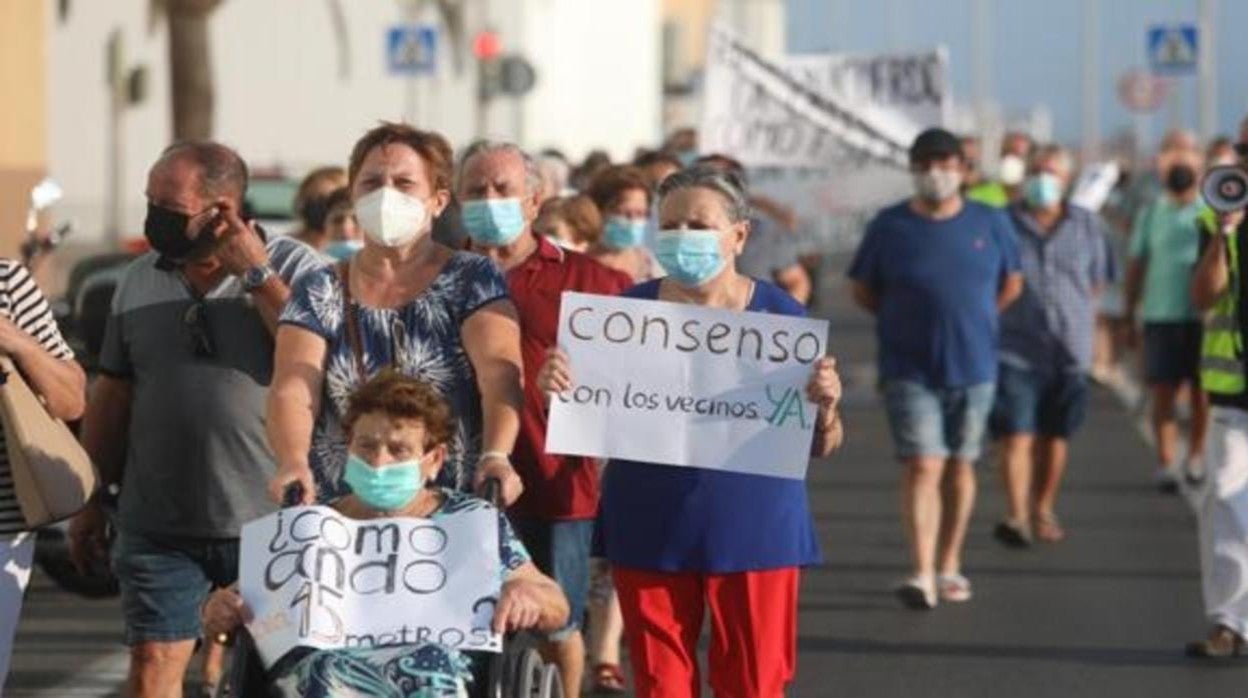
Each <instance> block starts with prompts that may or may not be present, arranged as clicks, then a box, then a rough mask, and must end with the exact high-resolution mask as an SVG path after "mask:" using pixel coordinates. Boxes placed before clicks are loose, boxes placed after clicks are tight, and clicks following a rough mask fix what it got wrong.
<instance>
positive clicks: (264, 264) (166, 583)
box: [70, 142, 320, 697]
mask: <svg viewBox="0 0 1248 698" xmlns="http://www.w3.org/2000/svg"><path fill="white" fill-rule="evenodd" d="M246 189H247V168H246V165H245V164H244V163H243V161H242V159H241V158H239V156H238V154H237V153H235V152H234V151H232V150H230V149H229V148H227V147H225V146H223V145H219V144H216V143H208V142H197V143H179V144H175V145H173V146H171V147H170V148H169V149H167V150H166V151H165V152H164V153H163V154H162V155H161V157H160V159H159V160H158V161H157V162H156V164H155V165H153V167H152V169H151V171H150V173H149V175H148V183H147V199H148V212H147V220H146V223H145V225H144V233H145V235H146V236H147V238H148V240H149V241H150V242H151V244H152V248H153V251H152V252H150V253H148V254H146V255H144V256H143V257H140V258H139V259H137V260H136V261H134V262H133V263H132V264H131V265H130V266H129V268H128V269H127V270H126V272H125V274H124V276H123V277H122V279H121V282H120V283H119V285H118V287H117V293H116V295H115V296H114V298H113V308H112V313H111V315H110V317H109V320H108V326H107V329H106V331H105V338H104V346H103V349H102V351H101V356H100V369H101V374H102V375H101V376H100V378H99V379H98V380H97V381H96V383H95V385H94V387H93V389H92V392H91V397H90V400H89V403H88V406H87V412H86V416H85V418H84V421H83V442H84V444H85V446H86V448H87V450H88V452H89V453H90V454H91V456H92V458H93V459H94V461H95V463H96V466H97V467H98V468H99V470H100V473H101V477H102V480H103V482H104V483H105V487H104V488H102V490H101V492H100V493H99V494H98V495H97V497H96V500H95V502H94V504H93V506H91V507H89V508H88V509H87V510H86V511H85V512H84V513H83V514H81V515H79V517H77V518H76V519H75V521H74V522H73V525H72V526H71V531H70V538H71V545H72V546H73V547H72V550H73V551H74V553H75V558H76V559H77V560H79V561H80V563H83V564H85V563H88V562H89V561H90V560H91V559H92V557H93V556H94V555H98V554H99V553H100V552H101V550H102V548H103V528H104V527H103V521H104V518H105V517H104V514H103V513H102V512H103V510H104V509H105V508H107V507H108V506H109V505H110V504H113V505H115V506H116V508H117V509H116V514H115V519H114V523H115V525H116V528H117V531H118V538H117V541H116V544H115V545H114V548H113V566H114V569H115V570H116V573H117V576H118V579H119V580H120V582H121V588H122V606H123V612H124V614H125V621H126V643H127V644H129V645H130V647H131V659H130V677H129V691H128V695H132V696H161V697H164V696H171V695H181V686H182V679H183V674H184V673H185V671H186V667H187V664H188V662H189V660H190V658H191V654H192V653H193V651H194V647H195V639H196V638H197V637H198V636H199V635H200V632H201V629H200V621H199V608H200V605H201V604H202V603H203V600H204V598H205V597H206V595H207V593H208V591H209V589H210V588H211V587H213V586H223V585H227V584H230V583H232V582H233V581H234V579H235V577H236V576H237V573H238V536H239V530H240V528H241V526H242V524H243V523H244V522H246V521H248V520H250V519H254V518H256V517H259V516H262V515H264V514H266V513H268V512H269V511H271V509H272V507H271V505H270V504H269V503H268V498H267V496H266V489H265V487H266V484H267V482H268V480H269V478H270V476H271V475H272V474H273V472H274V464H273V456H272V453H271V452H270V450H269V446H268V442H267V439H266V437H265V430H264V410H265V398H266V394H267V392H268V386H269V381H270V378H271V376H272V366H273V338H272V330H273V328H274V326H275V325H276V320H277V317H278V315H279V314H280V313H281V311H282V308H283V307H284V306H285V304H286V301H287V299H288V298H289V296H290V288H289V287H290V284H291V283H292V282H293V281H294V279H295V278H296V277H297V276H298V275H299V274H300V273H302V272H304V271H307V270H310V269H314V268H317V267H318V266H320V261H319V258H318V256H317V254H316V253H315V252H314V251H312V249H311V248H309V247H307V246H305V245H303V244H301V243H299V242H296V241H294V240H291V239H289V238H279V237H274V238H269V239H267V240H266V239H265V236H264V233H263V231H261V230H260V229H258V228H257V227H255V226H254V224H249V223H245V222H243V221H242V220H241V219H240V217H239V211H240V210H241V206H242V200H243V194H244V192H245V191H246Z"/></svg>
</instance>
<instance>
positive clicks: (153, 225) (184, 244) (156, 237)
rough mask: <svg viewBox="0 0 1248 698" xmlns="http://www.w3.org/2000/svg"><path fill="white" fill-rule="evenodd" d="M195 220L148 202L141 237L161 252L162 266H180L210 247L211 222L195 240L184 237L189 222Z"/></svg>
mask: <svg viewBox="0 0 1248 698" xmlns="http://www.w3.org/2000/svg"><path fill="white" fill-rule="evenodd" d="M194 217H195V216H191V215H188V214H185V213H181V212H179V211H174V210H172V209H168V208H165V207H164V206H159V205H157V204H154V203H152V202H150V201H149V202H148V203H147V219H146V220H145V221H143V235H144V236H145V237H146V238H147V241H148V242H149V243H151V245H152V249H153V250H156V251H157V252H158V253H160V258H161V263H162V266H165V267H174V266H180V265H182V264H185V263H187V262H188V261H192V260H194V259H196V258H197V257H200V256H202V255H203V254H204V253H205V252H206V251H207V250H208V249H210V248H211V247H212V243H213V242H214V238H213V236H212V234H211V227H212V224H211V223H209V224H208V225H207V226H205V227H204V228H202V229H201V230H200V234H199V235H198V236H197V237H196V238H195V239H194V240H192V239H190V238H188V237H187V232H188V230H189V228H190V225H191V219H192V218H194Z"/></svg>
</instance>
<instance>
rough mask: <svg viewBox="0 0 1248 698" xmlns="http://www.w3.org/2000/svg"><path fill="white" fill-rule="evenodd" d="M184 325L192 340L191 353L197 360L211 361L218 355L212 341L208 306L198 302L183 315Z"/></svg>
mask: <svg viewBox="0 0 1248 698" xmlns="http://www.w3.org/2000/svg"><path fill="white" fill-rule="evenodd" d="M182 325H183V326H185V327H186V331H187V333H188V334H189V335H190V338H191V351H192V352H194V354H195V358H197V359H211V358H213V357H215V356H216V355H217V347H216V344H215V343H213V341H212V328H211V327H210V326H209V324H208V304H207V303H205V302H204V301H203V300H197V301H195V302H194V303H192V304H191V305H190V307H188V308H187V309H186V313H184V314H183V315H182Z"/></svg>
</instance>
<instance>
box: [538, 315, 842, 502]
mask: <svg viewBox="0 0 1248 698" xmlns="http://www.w3.org/2000/svg"><path fill="white" fill-rule="evenodd" d="M561 303H562V307H561V308H560V314H559V346H560V347H562V348H563V349H564V350H565V351H566V352H567V353H568V357H569V359H570V360H571V368H572V374H573V381H574V383H575V384H576V387H575V388H573V389H572V390H570V391H567V393H565V394H563V395H557V396H555V397H553V398H552V400H551V406H550V425H549V427H548V429H547V434H546V447H547V449H549V450H550V451H551V452H552V453H567V454H574V455H585V456H595V457H599V458H623V459H628V460H636V461H645V462H651V463H664V464H668V465H680V466H689V467H695V468H709V469H713V470H729V471H733V472H740V473H753V474H757V475H769V476H774V477H784V478H791V479H803V478H805V476H806V466H807V463H808V461H809V460H810V444H811V436H812V433H813V431H814V423H815V405H814V404H813V403H811V402H809V401H807V400H806V384H807V382H808V381H809V380H810V375H811V371H812V370H813V369H812V364H813V363H814V362H815V361H816V360H817V359H819V358H820V357H822V356H823V355H824V354H825V353H826V346H825V345H826V339H827V332H828V323H827V322H826V321H824V320H811V319H807V318H796V317H788V316H783V315H770V314H765V313H741V312H732V311H728V310H717V309H711V308H701V307H698V306H692V305H686V304H683V303H667V302H662V301H650V300H638V299H633V298H612V297H607V296H595V295H590V294H584V293H573V292H565V293H564V294H563V299H562V301H561Z"/></svg>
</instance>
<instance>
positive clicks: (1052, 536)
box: [1034, 512, 1066, 543]
mask: <svg viewBox="0 0 1248 698" xmlns="http://www.w3.org/2000/svg"><path fill="white" fill-rule="evenodd" d="M1034 529H1035V535H1036V538H1037V539H1038V540H1042V541H1044V542H1045V543H1060V542H1061V541H1062V540H1064V539H1065V538H1066V530H1065V529H1063V528H1062V523H1061V522H1060V521H1058V520H1057V514H1054V513H1053V512H1049V513H1047V514H1036V521H1035V524H1034Z"/></svg>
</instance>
